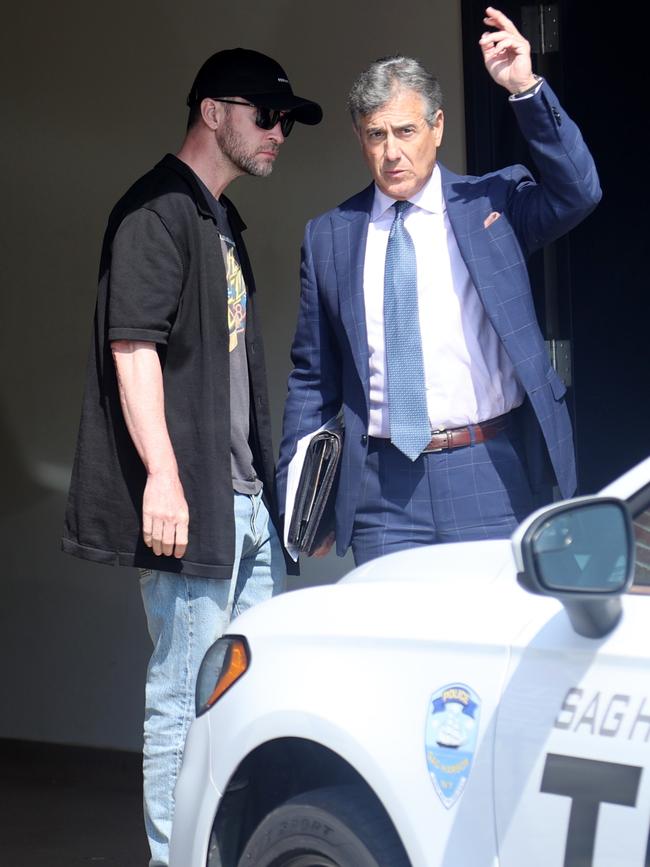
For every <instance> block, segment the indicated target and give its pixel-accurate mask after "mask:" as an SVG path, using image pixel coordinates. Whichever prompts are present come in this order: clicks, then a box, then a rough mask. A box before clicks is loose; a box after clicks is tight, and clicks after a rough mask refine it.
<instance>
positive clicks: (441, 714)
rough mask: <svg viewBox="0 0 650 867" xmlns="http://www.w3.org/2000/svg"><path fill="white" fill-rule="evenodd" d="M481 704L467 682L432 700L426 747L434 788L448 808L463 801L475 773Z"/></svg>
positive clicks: (441, 691) (444, 689) (445, 688)
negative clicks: (466, 787) (469, 778)
mask: <svg viewBox="0 0 650 867" xmlns="http://www.w3.org/2000/svg"><path fill="white" fill-rule="evenodd" d="M480 710H481V701H480V699H479V697H478V696H477V695H476V693H475V692H474V690H472V689H470V687H469V686H466V685H465V684H464V683H450V684H448V685H447V686H443V687H442V689H439V690H437V691H436V692H434V694H433V695H432V696H431V699H430V701H429V711H428V713H427V726H426V733H425V746H426V754H427V765H428V766H429V773H430V775H431V780H432V782H433V787H434V788H435V790H436V792H437V793H438V796H439V798H440V800H441V801H442V803H443V804H444V806H445V807H447V809H449V807H451V806H453V805H454V804H455V803H456V801H457V800H458V799H459V798H460V796H461V793H462V791H463V789H464V788H465V784H466V783H467V778H468V777H469V772H470V771H471V770H472V763H473V761H474V752H475V750H476V739H477V737H478V723H479V716H480Z"/></svg>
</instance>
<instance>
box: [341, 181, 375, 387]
mask: <svg viewBox="0 0 650 867" xmlns="http://www.w3.org/2000/svg"><path fill="white" fill-rule="evenodd" d="M373 193H374V187H373V186H372V185H371V186H370V187H367V188H366V189H365V190H363V191H362V192H361V193H359V195H357V196H355V197H354V198H353V199H351V200H350V201H349V202H347V203H346V204H345V205H343V206H341V208H340V209H339V210H338V211H337V212H336V213H335V214H334V215H333V216H332V246H333V251H334V269H335V271H336V281H337V286H338V290H339V313H340V317H341V323H342V325H343V328H344V329H345V331H346V334H347V336H348V340H349V343H350V347H351V349H352V356H353V358H354V363H355V365H356V368H357V372H358V374H359V378H360V379H361V382H362V383H363V389H364V393H365V395H366V400H367V399H368V388H369V371H368V333H367V329H366V308H365V303H364V297H363V270H364V261H365V255H366V240H367V237H368V223H369V220H370V209H371V207H372V201H373Z"/></svg>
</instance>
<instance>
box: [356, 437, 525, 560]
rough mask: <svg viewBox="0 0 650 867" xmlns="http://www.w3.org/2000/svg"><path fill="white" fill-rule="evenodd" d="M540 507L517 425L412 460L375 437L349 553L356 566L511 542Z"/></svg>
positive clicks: (370, 446)
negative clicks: (423, 551) (407, 553)
mask: <svg viewBox="0 0 650 867" xmlns="http://www.w3.org/2000/svg"><path fill="white" fill-rule="evenodd" d="M535 506H536V504H535V503H534V500H533V496H532V493H531V488H530V484H529V481H528V475H527V472H526V465H525V459H524V457H523V447H522V444H521V442H520V437H519V433H518V431H517V426H516V425H514V424H511V425H510V426H509V427H508V429H506V430H505V431H503V432H501V433H499V434H498V435H497V436H496V437H494V438H493V439H490V440H487V441H486V442H483V443H474V444H473V445H470V446H466V447H464V448H458V449H451V450H445V451H442V452H429V453H426V454H422V455H420V457H418V458H417V459H416V460H415V461H410V460H409V459H408V458H407V457H406V456H405V455H403V454H402V453H401V452H400V451H399V450H398V449H396V448H395V446H393V445H392V443H391V442H390V440H384V439H375V438H373V437H371V438H370V440H369V447H368V457H367V460H366V465H365V468H364V472H363V476H362V485H361V492H360V496H359V505H358V507H357V510H356V513H355V520H354V527H353V531H352V543H351V544H352V553H353V555H354V560H355V563H356V564H357V566H359V565H361V564H362V563H365V562H367V561H368V560H372V559H374V558H375V557H380V556H382V555H383V554H390V553H392V552H394V551H402V550H404V549H405V548H413V547H416V546H418V545H434V544H436V543H440V542H466V541H470V540H473V539H504V538H508V536H510V535H511V534H512V532H513V531H514V529H515V528H516V527H517V525H518V524H519V523H520V522H521V521H522V520H523V518H525V517H526V515H528V514H530V512H532V511H533V509H534V508H535Z"/></svg>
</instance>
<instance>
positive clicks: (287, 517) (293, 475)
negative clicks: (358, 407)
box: [284, 414, 343, 561]
mask: <svg viewBox="0 0 650 867" xmlns="http://www.w3.org/2000/svg"><path fill="white" fill-rule="evenodd" d="M342 429H343V420H342V418H341V416H340V414H339V415H335V416H334V417H333V418H331V419H330V420H329V421H326V422H325V424H324V425H322V426H321V427H319V428H318V430H315V431H312V432H311V433H309V434H305V436H304V437H302V438H301V439H299V440H298V445H297V446H296V453H295V455H294V456H293V457H292V458H291V461H290V462H289V466H288V467H287V496H286V500H285V504H284V505H285V509H284V547H285V548H286V549H287V551H288V552H289V556H290V557H291V559H292V560H295V561H297V560H298V556H299V554H300V551H299V550H298V548H296V547H295V545H290V544H289V525H290V524H291V516H292V515H293V506H294V503H295V502H296V493H297V491H298V482H299V481H300V474H301V473H302V467H303V464H304V463H305V455H306V454H307V447H308V446H309V443H310V442H311V440H312V437H315V436H316V434H319V433H322V431H324V430H333V431H340V430H342Z"/></svg>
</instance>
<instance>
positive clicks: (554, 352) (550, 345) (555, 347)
mask: <svg viewBox="0 0 650 867" xmlns="http://www.w3.org/2000/svg"><path fill="white" fill-rule="evenodd" d="M545 342H546V348H547V350H548V354H549V356H550V358H551V364H552V365H553V367H554V368H555V372H556V373H557V375H558V376H559V377H560V379H561V380H562V382H563V383H564V384H565V385H566V387H567V388H568V387H569V386H570V385H571V341H570V340H547V341H545Z"/></svg>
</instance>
